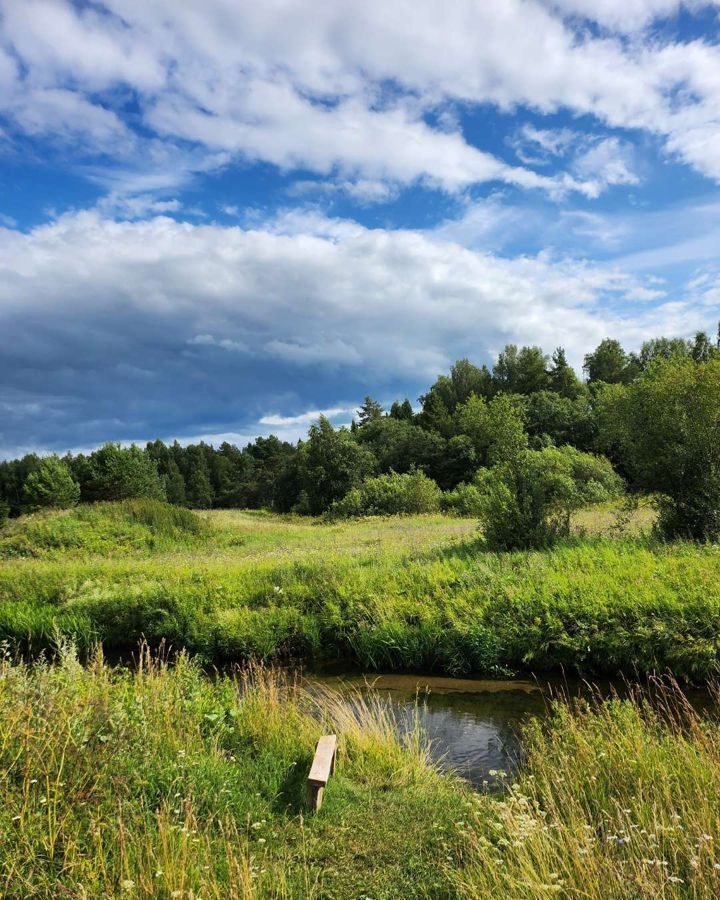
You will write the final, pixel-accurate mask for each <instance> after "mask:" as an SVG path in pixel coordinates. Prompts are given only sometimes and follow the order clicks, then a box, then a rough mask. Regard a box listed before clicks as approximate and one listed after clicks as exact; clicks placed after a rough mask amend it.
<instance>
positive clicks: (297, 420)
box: [259, 406, 357, 428]
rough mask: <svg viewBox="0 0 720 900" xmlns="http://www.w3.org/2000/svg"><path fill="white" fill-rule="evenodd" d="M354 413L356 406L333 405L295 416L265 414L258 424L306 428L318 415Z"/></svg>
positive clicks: (334, 416) (329, 416) (333, 416)
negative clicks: (329, 407)
mask: <svg viewBox="0 0 720 900" xmlns="http://www.w3.org/2000/svg"><path fill="white" fill-rule="evenodd" d="M356 413H357V407H355V406H334V407H332V408H331V409H312V410H310V411H309V412H304V413H300V414H299V415H296V416H280V415H275V414H272V415H265V416H263V417H262V418H261V419H260V422H259V424H260V425H271V426H272V427H273V428H280V427H282V428H288V427H291V426H297V425H302V426H304V427H305V428H307V426H308V425H311V424H312V423H313V422H316V421H317V420H318V419H319V418H320V416H324V417H325V418H326V419H337V418H338V416H354V415H355V414H356Z"/></svg>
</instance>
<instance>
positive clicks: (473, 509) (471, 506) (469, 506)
mask: <svg viewBox="0 0 720 900" xmlns="http://www.w3.org/2000/svg"><path fill="white" fill-rule="evenodd" d="M482 504H483V495H482V491H481V490H480V488H479V487H478V486H477V485H476V484H459V485H458V486H457V487H456V488H454V489H453V490H452V491H445V493H444V494H443V495H442V500H441V504H440V505H441V507H442V509H443V512H447V513H450V514H451V515H454V516H463V517H467V518H479V517H480V515H481V513H482V508H483V506H482Z"/></svg>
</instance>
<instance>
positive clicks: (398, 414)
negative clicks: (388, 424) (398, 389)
mask: <svg viewBox="0 0 720 900" xmlns="http://www.w3.org/2000/svg"><path fill="white" fill-rule="evenodd" d="M390 418H392V419H399V420H400V421H404V422H412V420H413V419H414V418H415V413H414V412H413V408H412V404H411V403H410V401H409V400H408V399H407V397H406V398H405V399H404V400H403V402H402V403H398V402H397V400H396V401H395V402H394V403H393V405H392V406H391V407H390Z"/></svg>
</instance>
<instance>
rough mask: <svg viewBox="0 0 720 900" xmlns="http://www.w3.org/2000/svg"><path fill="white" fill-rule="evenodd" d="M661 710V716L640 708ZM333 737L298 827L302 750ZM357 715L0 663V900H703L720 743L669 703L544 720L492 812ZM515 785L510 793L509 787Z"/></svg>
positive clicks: (325, 701) (719, 860) (708, 893)
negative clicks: (316, 799)
mask: <svg viewBox="0 0 720 900" xmlns="http://www.w3.org/2000/svg"><path fill="white" fill-rule="evenodd" d="M658 696H659V698H660V699H659V702H658ZM324 731H332V732H334V733H337V734H338V736H339V761H338V768H337V772H336V775H335V776H334V777H333V778H332V779H331V781H330V783H329V786H328V789H327V792H326V797H325V803H324V805H323V808H322V811H321V812H320V814H318V815H316V816H312V815H309V814H308V813H307V810H306V807H305V801H304V790H305V784H304V782H305V778H306V777H307V771H308V769H309V765H310V760H311V758H312V753H313V749H314V745H315V741H316V739H317V737H318V736H319V735H320V734H321V733H323V732H324ZM405 734H406V736H405V737H404V738H400V737H399V736H398V729H397V727H396V725H395V723H394V720H393V716H392V713H391V712H390V709H389V708H388V707H387V706H386V705H385V704H384V702H383V701H382V700H381V699H379V698H376V697H373V696H372V695H367V694H364V695H356V696H353V697H350V698H348V697H345V698H341V697H339V696H337V695H335V694H333V693H331V692H320V693H318V692H317V690H315V691H308V690H306V689H305V688H303V687H302V686H301V685H298V684H296V683H292V682H289V681H288V680H287V678H285V677H283V676H281V675H279V674H277V673H273V672H271V671H268V670H264V669H261V668H260V669H258V668H255V669H251V670H249V671H245V672H244V674H242V675H241V676H240V677H239V681H236V680H234V679H232V678H230V677H227V676H222V677H217V678H214V679H209V678H208V677H206V676H204V675H203V674H202V673H201V672H200V670H199V669H198V668H197V666H196V665H195V664H194V663H192V662H191V661H190V660H189V659H188V658H187V657H184V656H180V657H179V658H177V659H175V660H174V661H173V663H172V664H167V663H164V662H162V661H159V660H157V659H153V658H151V656H150V655H149V654H148V653H147V651H144V650H143V651H141V652H140V655H139V659H138V660H137V665H136V666H135V667H134V668H133V669H111V668H109V667H108V666H107V665H106V664H105V663H104V662H103V661H102V658H101V656H100V655H99V654H97V653H96V654H95V655H94V656H93V658H92V659H91V661H90V663H89V665H87V666H81V665H80V664H79V663H78V662H77V660H76V659H75V657H74V654H73V651H72V648H69V647H67V646H66V647H65V648H64V649H63V650H62V652H61V653H60V656H59V658H58V659H56V662H55V664H54V665H48V664H44V663H36V664H34V665H26V664H22V663H17V662H12V661H11V660H8V659H6V660H4V661H2V663H0V772H1V773H2V775H1V777H0V829H1V830H2V833H3V835H4V836H5V840H3V841H2V842H0V890H1V891H2V894H3V896H6V897H10V898H23V900H25V898H31V897H38V898H44V897H49V896H53V897H57V896H69V897H79V898H90V897H167V898H176V900H180V898H182V900H191V898H198V897H210V898H212V897H215V898H243V900H251V898H300V897H302V898H327V897H335V898H348V900H349V898H356V897H358V896H368V897H373V898H377V900H383V898H387V900H390V898H395V897H407V898H409V900H410V898H432V897H434V898H437V897H445V898H449V900H451V898H477V900H490V898H495V897H512V898H528V900H536V898H537V900H540V898H545V897H548V896H559V897H565V898H575V897H579V896H582V897H586V898H589V900H606V898H608V897H612V898H614V900H623V898H627V900H631V898H632V900H636V898H641V900H650V898H652V900H655V898H657V897H665V898H685V897H708V898H709V897H714V896H717V893H718V890H720V850H719V849H718V847H719V844H720V827H719V825H718V823H719V822H720V809H719V808H718V804H719V803H720V801H719V799H718V798H720V783H719V781H720V727H719V725H718V722H717V720H716V719H713V718H708V717H707V716H705V717H702V718H700V717H698V716H697V715H695V714H694V713H693V712H692V711H691V710H690V708H689V707H688V706H687V704H686V703H685V702H684V700H683V699H682V697H681V695H680V694H679V693H678V692H677V691H676V690H675V689H674V688H672V686H665V687H664V688H661V689H660V690H656V691H655V697H654V702H653V703H652V704H650V703H648V702H647V700H646V699H645V697H644V696H642V695H640V694H637V695H636V696H635V698H634V700H623V701H620V700H612V701H610V702H607V703H604V704H591V705H578V704H572V705H570V706H567V705H564V704H562V703H561V704H559V705H556V706H555V708H554V712H553V713H552V715H551V716H550V718H549V720H548V721H547V722H535V723H533V724H531V725H529V726H528V729H527V731H526V736H525V747H526V759H525V763H524V766H523V769H522V771H521V772H520V774H519V775H518V776H517V780H516V781H515V780H513V779H512V778H507V779H506V781H507V782H508V784H507V788H506V789H505V791H504V792H502V793H500V794H494V795H487V794H474V793H472V792H471V791H470V790H469V788H468V787H466V786H465V785H464V784H463V783H462V782H461V781H459V780H458V779H456V778H454V777H452V776H443V775H440V774H439V773H438V772H437V771H436V769H435V768H434V767H433V765H432V764H431V762H430V756H429V754H428V752H427V747H426V744H425V741H424V738H423V736H422V734H421V733H420V732H419V731H418V730H417V729H413V728H410V730H409V731H408V732H405ZM511 782H512V783H511Z"/></svg>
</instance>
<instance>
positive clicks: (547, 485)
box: [0, 329, 720, 546]
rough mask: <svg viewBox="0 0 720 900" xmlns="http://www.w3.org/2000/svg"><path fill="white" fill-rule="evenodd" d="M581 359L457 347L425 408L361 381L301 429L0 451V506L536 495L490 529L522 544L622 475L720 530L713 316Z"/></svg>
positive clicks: (507, 508) (685, 530)
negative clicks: (70, 449) (353, 394)
mask: <svg viewBox="0 0 720 900" xmlns="http://www.w3.org/2000/svg"><path fill="white" fill-rule="evenodd" d="M583 370H584V374H585V379H584V380H581V379H580V378H579V377H578V375H577V373H576V372H575V371H574V370H573V368H572V367H571V366H570V365H569V364H568V362H567V359H566V355H565V352H564V350H563V349H562V348H561V347H559V348H557V349H556V350H555V352H554V353H553V354H552V355H551V356H548V355H547V354H545V353H544V352H543V350H542V349H541V348H540V347H536V346H526V347H517V346H516V345H514V344H509V345H507V346H506V347H505V348H504V350H503V351H502V352H501V353H500V355H499V356H498V359H497V362H496V363H495V365H494V366H493V367H492V369H490V368H488V367H487V366H484V365H483V366H476V365H474V364H473V363H471V362H470V361H469V360H467V359H461V360H458V361H457V362H456V363H455V365H454V366H453V367H452V369H451V370H450V372H449V373H448V374H446V375H441V376H440V377H439V378H438V379H437V380H436V381H435V383H434V384H432V385H431V386H430V388H429V390H428V391H427V393H425V394H423V395H422V396H421V397H420V398H419V403H420V407H419V409H418V410H416V409H414V408H413V406H412V404H411V403H410V401H409V400H408V399H404V400H402V401H396V402H394V403H392V404H391V406H390V407H389V409H387V410H386V409H384V408H383V407H382V406H381V404H380V403H378V402H377V401H376V400H374V399H373V398H371V397H366V398H365V400H364V402H363V403H362V405H361V407H360V409H359V412H358V416H357V418H356V419H355V420H353V422H352V423H351V425H350V426H349V427H340V428H335V427H333V425H332V424H331V423H330V422H329V421H328V420H327V419H325V418H323V417H320V418H319V420H318V421H317V422H316V423H314V424H312V425H311V426H310V429H309V433H308V436H307V439H305V440H303V441H300V442H298V443H297V444H290V443H288V442H285V441H281V440H279V439H278V438H277V437H275V436H270V437H259V438H257V439H256V440H255V441H254V442H252V443H251V444H248V445H247V446H246V447H244V448H242V449H240V448H238V447H236V446H234V445H233V444H230V443H223V444H221V445H220V446H219V447H213V446H211V445H210V444H207V443H202V442H201V443H199V444H191V445H189V446H181V445H180V444H179V443H178V442H174V443H173V444H171V445H167V444H165V443H163V442H162V441H160V440H156V441H153V442H150V443H148V444H147V445H146V447H145V448H142V449H141V448H139V447H137V446H132V447H121V446H119V445H118V444H112V443H111V444H106V445H105V446H103V447H101V448H99V449H98V450H96V451H95V452H93V453H90V454H76V455H71V454H68V455H66V456H64V457H62V458H59V457H57V456H51V457H45V458H42V457H40V456H38V455H36V454H28V455H26V456H24V457H22V458H21V459H17V460H10V461H5V462H2V463H0V517H2V515H6V516H7V515H11V516H16V515H19V514H21V513H23V512H26V511H31V510H33V509H37V508H39V507H47V506H50V507H52V506H55V507H63V506H70V505H73V504H74V503H77V502H93V501H98V500H119V499H126V498H128V497H154V498H159V499H166V500H167V501H168V502H170V503H173V504H178V505H183V506H188V507H190V508H195V509H209V508H213V507H240V508H269V509H273V510H276V511H279V512H297V513H301V514H312V515H319V514H323V513H328V512H330V513H332V512H333V511H335V512H337V513H338V514H342V513H343V511H344V512H345V514H362V511H363V510H365V511H367V510H370V511H374V512H378V511H379V512H383V511H386V512H388V511H390V512H391V511H417V507H418V504H419V505H420V506H421V507H422V508H423V509H425V508H431V509H432V508H436V507H438V506H445V507H446V508H448V509H450V510H453V511H455V512H459V513H463V512H464V513H467V514H473V515H478V516H479V517H480V518H483V517H484V518H485V519H487V517H488V516H494V518H495V519H497V521H498V522H500V521H501V520H503V521H505V522H508V521H513V520H517V521H518V522H519V520H520V519H521V518H522V519H523V520H524V521H525V525H527V522H528V515H529V512H528V511H529V510H532V509H538V510H540V513H539V519H538V522H540V523H541V524H540V525H539V526H538V522H536V523H535V524H534V525H530V526H528V527H529V531H528V536H526V538H524V539H523V540H521V541H518V540H514V541H513V540H512V539H511V540H505V539H503V538H501V537H498V538H497V540H496V544H497V545H498V546H501V545H503V544H505V545H508V546H510V545H513V544H514V545H522V544H523V543H524V544H527V545H528V546H529V545H538V544H540V543H543V542H547V541H549V540H550V539H551V538H552V536H553V535H554V534H557V533H560V532H562V530H563V529H564V527H565V525H564V524H563V523H565V522H566V520H567V517H568V514H569V510H570V508H571V507H572V505H573V504H578V503H580V502H585V501H587V499H588V497H590V496H591V495H592V492H593V491H596V492H597V491H600V493H602V492H603V491H604V492H605V493H606V494H610V493H612V492H613V491H615V490H616V489H617V484H618V482H617V478H618V476H621V477H622V478H623V479H625V480H627V481H628V482H629V484H630V486H631V487H635V488H638V489H643V490H648V491H654V492H657V493H658V494H659V495H660V497H661V499H660V505H661V519H662V521H663V522H664V524H665V528H666V531H667V532H668V533H677V534H684V535H687V536H692V537H701V538H705V537H708V536H711V535H712V534H717V533H719V532H720V468H719V458H718V457H719V453H718V449H717V448H718V446H720V432H718V427H719V426H718V410H719V409H720V376H719V375H718V372H720V329H719V334H718V340H717V341H713V340H711V339H710V338H709V337H708V335H706V334H704V333H702V332H701V333H698V334H697V335H696V336H695V337H694V339H692V340H685V339H680V338H656V339H653V340H649V341H647V342H646V343H644V344H643V346H642V347H641V349H640V351H639V352H638V353H628V352H626V351H625V350H624V348H623V347H622V346H621V344H620V343H619V342H618V341H617V340H613V339H606V340H603V341H602V342H601V343H600V344H599V346H598V347H597V348H596V349H595V350H594V351H593V352H592V353H589V354H588V355H587V356H586V357H585V359H584V366H583ZM716 439H717V443H714V441H715V440H716ZM678 448H680V449H678ZM588 454H589V455H590V456H591V457H592V460H591V459H590V457H589V456H588ZM600 454H603V455H604V456H606V457H607V459H609V460H610V462H611V463H612V466H610V464H609V463H608V462H607V461H606V460H605V459H604V458H603V459H602V460H601V459H599V455H600ZM673 454H675V457H678V458H677V459H676V458H674V457H673ZM680 457H682V458H680ZM593 460H594V461H593ZM542 473H545V475H546V476H547V477H544V476H543V477H541V475H542ZM578 473H584V474H583V475H582V476H581V475H579V474H578ZM423 479H424V480H423ZM523 485H524V487H523ZM572 485H574V488H573V487H572ZM523 490H524V491H525V493H524V494H523ZM538 491H540V493H541V494H542V495H543V496H542V497H541V496H538V495H537V492H538ZM693 491H695V492H696V493H697V496H694V495H693V497H694V499H693V498H691V497H690V495H691V494H693ZM588 492H589V493H588ZM681 495H682V499H681V500H678V499H677V498H678V497H680V496H681ZM598 496H599V495H598ZM382 498H386V499H385V500H383V499H382ZM409 498H416V499H415V500H411V499H409ZM417 498H424V499H422V500H421V499H417ZM433 498H435V499H433ZM662 498H665V500H663V499H662ZM667 498H670V499H669V500H668V499H667ZM672 498H676V499H672ZM383 503H385V507H383ZM412 503H415V507H414V508H410V509H408V507H409V506H410V507H412ZM663 503H664V504H665V505H664V506H663ZM422 504H424V506H423V505H422ZM492 509H494V512H492ZM489 510H490V512H489ZM530 518H532V516H530ZM696 520H697V521H696ZM699 520H702V524H698V521H699ZM713 523H715V524H713ZM486 526H488V522H487V521H486ZM488 527H489V531H490V532H492V530H493V529H492V526H488ZM538 527H539V528H540V531H539V532H538V531H537V528H538ZM513 528H514V531H515V532H517V531H518V528H519V525H518V526H517V527H515V526H513ZM499 530H500V531H502V530H503V529H502V528H500V529H499ZM520 530H521V531H522V528H520ZM541 532H542V533H541ZM498 534H499V532H498ZM543 534H544V537H543Z"/></svg>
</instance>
